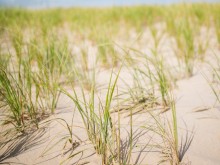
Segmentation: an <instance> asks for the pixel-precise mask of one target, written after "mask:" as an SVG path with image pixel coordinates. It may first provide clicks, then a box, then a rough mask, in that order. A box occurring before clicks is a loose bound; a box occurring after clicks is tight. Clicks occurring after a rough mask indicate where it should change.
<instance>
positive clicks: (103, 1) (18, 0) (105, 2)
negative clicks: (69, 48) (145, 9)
mask: <svg viewBox="0 0 220 165" xmlns="http://www.w3.org/2000/svg"><path fill="white" fill-rule="evenodd" d="M179 2H210V3H215V2H220V0H0V6H14V7H28V8H46V7H72V6H82V7H83V6H85V7H88V6H97V7H100V6H119V5H141V4H172V3H179Z"/></svg>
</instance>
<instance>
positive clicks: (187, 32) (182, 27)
mask: <svg viewBox="0 0 220 165" xmlns="http://www.w3.org/2000/svg"><path fill="white" fill-rule="evenodd" d="M177 28H178V33H177V36H176V42H177V46H178V49H179V51H178V54H177V57H179V58H180V60H182V61H183V63H184V65H185V70H186V76H187V77H190V76H192V74H193V68H194V62H195V48H194V32H193V30H192V27H191V26H190V22H189V20H188V19H183V20H181V22H180V23H179V25H178V26H177Z"/></svg>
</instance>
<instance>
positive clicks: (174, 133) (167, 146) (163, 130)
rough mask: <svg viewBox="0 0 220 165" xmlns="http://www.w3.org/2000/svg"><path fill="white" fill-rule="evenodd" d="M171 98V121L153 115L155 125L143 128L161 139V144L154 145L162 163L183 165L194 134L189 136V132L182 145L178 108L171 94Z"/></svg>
mask: <svg viewBox="0 0 220 165" xmlns="http://www.w3.org/2000/svg"><path fill="white" fill-rule="evenodd" d="M169 97H170V100H171V101H170V107H171V110H172V112H171V116H172V117H171V120H169V119H167V117H166V116H165V118H163V117H164V116H161V114H156V113H151V112H149V114H150V116H151V117H152V119H153V121H154V124H153V125H147V126H144V127H143V128H145V129H147V130H149V131H151V132H153V133H155V134H156V135H158V137H160V142H156V144H153V146H154V147H155V148H157V149H158V151H159V152H160V153H161V157H162V158H161V160H160V161H159V164H160V163H164V162H169V164H172V165H173V164H176V165H178V164H181V163H182V161H183V157H184V155H185V153H186V152H187V150H188V148H189V147H190V144H191V142H192V140H193V134H192V135H191V136H188V132H187V135H186V138H185V141H183V139H181V143H180V140H179V133H178V126H177V116H176V106H175V101H174V99H173V95H172V93H169Z"/></svg>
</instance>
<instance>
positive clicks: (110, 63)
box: [98, 38, 118, 68]
mask: <svg viewBox="0 0 220 165" xmlns="http://www.w3.org/2000/svg"><path fill="white" fill-rule="evenodd" d="M98 58H99V61H100V62H101V64H102V65H103V66H104V67H107V68H109V67H115V66H117V64H118V57H117V55H116V50H115V48H114V45H113V44H112V43H111V42H110V41H109V40H108V39H107V38H101V39H100V41H99V42H98Z"/></svg>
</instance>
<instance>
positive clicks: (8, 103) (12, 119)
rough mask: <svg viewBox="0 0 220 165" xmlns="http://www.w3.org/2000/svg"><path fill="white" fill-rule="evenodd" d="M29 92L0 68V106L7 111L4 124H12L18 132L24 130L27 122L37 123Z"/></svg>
mask: <svg viewBox="0 0 220 165" xmlns="http://www.w3.org/2000/svg"><path fill="white" fill-rule="evenodd" d="M29 96H30V95H29V94H27V92H26V91H24V90H23V87H22V86H20V82H18V80H16V79H15V78H14V77H13V76H12V75H11V74H9V73H7V72H6V71H5V70H3V69H1V70H0V97H1V107H4V109H5V110H6V111H7V113H6V116H7V118H6V119H5V121H4V123H3V124H4V125H6V124H12V125H13V126H14V127H15V128H16V130H17V131H18V132H24V131H25V128H26V127H28V126H29V124H33V123H34V124H35V125H36V126H37V127H38V125H37V123H38V120H39V119H38V117H37V115H38V112H37V109H36V107H35V103H34V102H33V101H32V99H31V98H29Z"/></svg>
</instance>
